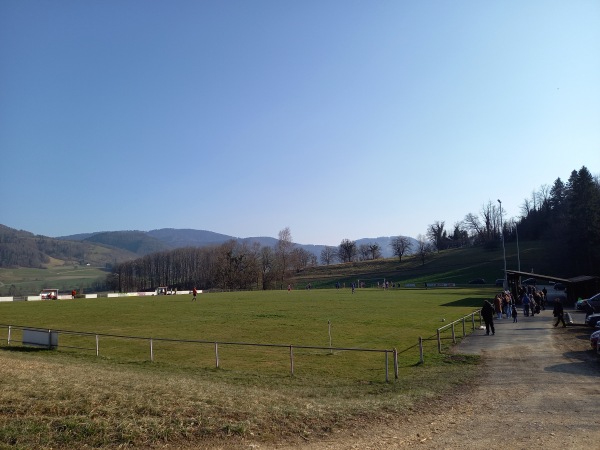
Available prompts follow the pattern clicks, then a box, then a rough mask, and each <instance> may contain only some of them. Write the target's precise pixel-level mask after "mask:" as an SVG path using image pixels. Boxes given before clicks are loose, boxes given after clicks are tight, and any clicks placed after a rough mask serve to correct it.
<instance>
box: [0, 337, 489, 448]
mask: <svg viewBox="0 0 600 450" xmlns="http://www.w3.org/2000/svg"><path fill="white" fill-rule="evenodd" d="M477 368H478V366H476V365H473V364H472V363H467V365H466V366H465V367H462V365H461V363H458V364H454V363H452V364H449V365H448V367H442V368H440V369H439V370H440V371H437V372H434V373H430V374H429V375H425V376H424V378H423V381H422V382H421V381H418V382H415V383H412V384H411V385H410V387H409V386H402V385H401V384H400V383H390V384H386V383H359V384H356V382H355V381H353V382H350V383H347V384H346V385H343V382H341V380H340V379H337V380H335V382H331V383H327V382H320V381H319V380H308V381H307V380H300V379H296V378H293V379H292V378H290V377H286V376H280V377H275V378H273V379H268V377H267V378H266V379H265V378H260V377H258V376H256V375H255V377H256V379H252V376H249V375H248V374H244V373H239V374H232V373H225V372H223V371H222V369H219V370H218V371H217V370H216V369H215V370H180V371H176V370H172V368H165V367H162V368H161V366H160V364H153V363H142V364H117V363H115V362H111V361H107V360H102V359H101V358H100V359H94V358H91V357H78V356H74V355H69V354H61V353H60V352H48V351H36V350H31V349H29V350H28V349H25V348H23V347H14V348H6V347H4V348H2V349H1V350H0V384H1V386H2V387H1V389H0V448H11V449H35V448H54V449H56V448H78V449H81V448H261V447H264V446H274V445H278V444H277V443H288V444H290V443H294V444H297V443H299V442H306V441H321V440H322V439H324V438H326V437H327V436H331V435H332V433H334V432H335V431H336V430H348V429H355V428H359V427H363V426H366V425H372V424H373V423H379V422H386V421H388V420H389V419H390V418H394V417H397V416H398V415H399V414H402V413H403V412H405V411H408V410H410V409H412V408H413V405H414V404H415V401H416V400H415V399H426V398H430V397H432V396H434V395H436V389H437V392H439V391H440V389H442V390H445V389H448V387H449V386H452V385H455V384H456V383H457V382H459V381H460V380H461V379H462V378H461V377H462V376H463V375H464V374H467V375H468V374H469V373H473V371H474V370H476V369H477ZM442 371H443V372H442ZM440 377H444V378H445V379H451V378H452V379H453V381H452V382H447V381H445V382H444V383H440V386H435V387H432V385H433V384H434V383H432V380H434V379H439V378H440ZM311 381H312V384H311ZM445 383H447V384H445Z"/></svg>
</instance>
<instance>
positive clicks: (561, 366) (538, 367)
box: [251, 310, 600, 450]
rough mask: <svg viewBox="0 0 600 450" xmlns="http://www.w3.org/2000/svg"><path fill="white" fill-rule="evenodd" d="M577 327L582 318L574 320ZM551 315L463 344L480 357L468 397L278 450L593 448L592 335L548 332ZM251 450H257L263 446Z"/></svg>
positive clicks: (599, 425) (596, 433)
mask: <svg viewBox="0 0 600 450" xmlns="http://www.w3.org/2000/svg"><path fill="white" fill-rule="evenodd" d="M575 317H576V320H578V321H580V322H581V321H582V317H581V315H575ZM552 320H553V318H552V311H550V310H546V311H543V312H542V314H540V315H539V316H536V317H534V318H532V317H523V316H522V315H521V316H520V317H519V323H518V324H513V323H512V319H511V320H506V319H503V320H497V321H496V335H495V336H486V335H485V332H484V331H481V330H476V332H475V333H474V334H473V335H471V336H469V337H467V338H466V339H465V340H464V341H463V343H461V344H460V345H459V346H458V348H457V349H456V351H457V352H459V353H461V352H462V353H481V354H482V356H483V364H484V371H483V377H482V379H481V381H480V383H478V384H477V385H476V386H473V387H472V390H471V391H470V393H468V392H467V393H465V392H463V393H461V395H457V396H450V397H448V398H443V399H440V400H439V401H438V402H435V403H434V404H431V405H426V406H425V407H424V408H423V410H422V411H420V412H419V413H416V414H413V415H411V416H407V417H403V418H399V419H397V420H394V421H393V422H392V423H389V424H386V425H385V426H384V425H382V426H374V427H369V428H365V429H363V430H355V431H354V432H347V431H346V432H343V433H339V434H338V435H334V436H331V438H330V439H328V440H326V441H320V442H312V443H306V444H303V445H300V446H279V447H276V448H278V449H284V448H290V449H291V448H294V449H305V450H316V449H319V450H320V449H329V450H339V449H377V450H383V449H404V448H413V447H417V448H421V449H490V448H500V447H502V448H509V449H531V448H544V449H565V448H568V449H580V448H581V449H590V448H600V357H599V356H597V355H596V354H595V353H594V352H592V351H591V349H590V345H589V335H590V332H591V329H589V328H587V327H583V326H573V327H568V328H554V327H553V323H552ZM251 448H256V449H264V448H266V447H263V446H251Z"/></svg>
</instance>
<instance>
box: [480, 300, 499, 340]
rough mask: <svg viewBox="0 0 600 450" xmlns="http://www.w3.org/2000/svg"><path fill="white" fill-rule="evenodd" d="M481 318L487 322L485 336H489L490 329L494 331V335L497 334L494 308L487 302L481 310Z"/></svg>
mask: <svg viewBox="0 0 600 450" xmlns="http://www.w3.org/2000/svg"><path fill="white" fill-rule="evenodd" d="M481 317H482V318H483V321H484V322H485V334H487V335H488V336H489V334H490V329H491V330H492V334H496V330H495V329H494V307H493V306H492V304H491V303H490V302H488V301H487V300H484V301H483V307H482V308H481Z"/></svg>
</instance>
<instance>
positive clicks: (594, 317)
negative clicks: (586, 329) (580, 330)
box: [585, 314, 600, 327]
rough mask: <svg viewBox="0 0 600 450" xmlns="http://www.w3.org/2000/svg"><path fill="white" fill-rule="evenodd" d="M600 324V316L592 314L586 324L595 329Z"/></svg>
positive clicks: (586, 319)
mask: <svg viewBox="0 0 600 450" xmlns="http://www.w3.org/2000/svg"><path fill="white" fill-rule="evenodd" d="M598 322H600V314H592V315H591V316H587V317H586V318H585V324H586V325H589V326H590V327H595V326H596V324H597V323H598Z"/></svg>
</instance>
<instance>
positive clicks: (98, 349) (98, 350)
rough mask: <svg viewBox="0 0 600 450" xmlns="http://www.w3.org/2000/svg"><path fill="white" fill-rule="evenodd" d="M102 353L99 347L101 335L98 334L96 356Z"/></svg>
mask: <svg viewBox="0 0 600 450" xmlns="http://www.w3.org/2000/svg"><path fill="white" fill-rule="evenodd" d="M99 355H100V348H99V337H98V335H96V356H99Z"/></svg>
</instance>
